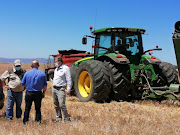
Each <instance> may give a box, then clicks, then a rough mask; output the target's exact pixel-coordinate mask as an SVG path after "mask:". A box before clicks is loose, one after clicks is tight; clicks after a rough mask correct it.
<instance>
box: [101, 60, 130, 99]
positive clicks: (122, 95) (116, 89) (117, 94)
mask: <svg viewBox="0 0 180 135" xmlns="http://www.w3.org/2000/svg"><path fill="white" fill-rule="evenodd" d="M104 64H105V66H106V67H107V68H108V72H109V75H110V82H111V94H110V98H111V100H116V101H120V100H127V98H128V95H129V93H130V84H131V75H130V69H129V66H128V65H120V64H117V63H113V62H110V61H104Z"/></svg>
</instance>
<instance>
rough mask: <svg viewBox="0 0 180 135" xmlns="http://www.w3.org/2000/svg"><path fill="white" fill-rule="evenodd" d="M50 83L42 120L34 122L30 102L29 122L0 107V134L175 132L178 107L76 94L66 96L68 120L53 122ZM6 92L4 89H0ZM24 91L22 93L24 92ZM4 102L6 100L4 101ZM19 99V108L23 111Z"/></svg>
mask: <svg viewBox="0 0 180 135" xmlns="http://www.w3.org/2000/svg"><path fill="white" fill-rule="evenodd" d="M51 89H52V84H51V82H48V89H47V93H46V97H45V98H44V99H43V101H42V107H41V110H42V123H41V125H38V124H37V123H36V122H34V119H35V110H34V105H33V106H32V109H31V112H30V121H29V123H28V124H27V125H23V123H22V119H20V120H17V119H16V118H15V117H14V119H13V120H12V121H7V120H6V118H5V115H4V113H5V110H6V107H4V108H3V109H2V110H0V127H1V128H0V134H2V135H9V134H20V135H21V134H22V135H24V134H29V135H39V134H43V135H47V134H49V135H50V134H53V135H56V134H57V135H58V134H78V135H79V134H80V135H89V134H93V135H104V134H105V135H114V134H115V135H116V134H117V135H131V134H135V135H139V134H141V135H147V134H148V135H156V134H158V135H159V134H160V135H172V134H173V135H179V134H180V108H179V107H177V106H173V105H170V106H168V105H166V104H159V103H157V102H153V101H137V102H135V103H132V102H111V103H103V104H98V103H94V102H86V103H83V102H79V100H78V99H77V98H76V97H67V102H66V105H67V109H68V112H69V113H70V115H71V117H72V121H71V122H66V123H65V122H60V123H53V122H52V119H55V110H54V107H53V103H52V95H51ZM4 91H5V95H6V89H4ZM24 94H25V93H24ZM5 103H6V100H5ZM24 108H25V102H24V100H23V104H22V110H23V112H24Z"/></svg>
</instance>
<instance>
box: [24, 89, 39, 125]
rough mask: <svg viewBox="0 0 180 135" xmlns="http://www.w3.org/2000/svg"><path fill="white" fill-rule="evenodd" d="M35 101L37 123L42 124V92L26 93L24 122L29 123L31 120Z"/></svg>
mask: <svg viewBox="0 0 180 135" xmlns="http://www.w3.org/2000/svg"><path fill="white" fill-rule="evenodd" d="M33 101H34V104H35V110H36V117H35V121H37V122H41V101H42V92H41V91H33V92H31V91H26V95H25V103H26V106H25V112H24V118H23V122H24V123H25V122H27V121H28V120H29V113H30V110H31V106H32V102H33Z"/></svg>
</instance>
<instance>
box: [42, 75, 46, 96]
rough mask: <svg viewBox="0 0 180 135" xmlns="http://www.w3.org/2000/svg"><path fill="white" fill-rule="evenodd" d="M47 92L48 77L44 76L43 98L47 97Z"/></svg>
mask: <svg viewBox="0 0 180 135" xmlns="http://www.w3.org/2000/svg"><path fill="white" fill-rule="evenodd" d="M46 90H47V80H46V75H45V74H44V88H43V93H42V98H44V97H45V93H46Z"/></svg>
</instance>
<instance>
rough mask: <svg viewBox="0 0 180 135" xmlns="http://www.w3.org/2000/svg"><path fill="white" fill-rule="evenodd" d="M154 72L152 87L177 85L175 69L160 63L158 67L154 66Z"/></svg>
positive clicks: (168, 64)
mask: <svg viewBox="0 0 180 135" xmlns="http://www.w3.org/2000/svg"><path fill="white" fill-rule="evenodd" d="M154 71H155V73H156V75H157V79H156V81H154V84H153V86H165V85H167V86H169V85H170V84H177V83H179V80H178V72H177V70H176V68H175V67H174V66H173V65H172V64H170V63H167V62H161V63H160V64H159V65H154Z"/></svg>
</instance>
